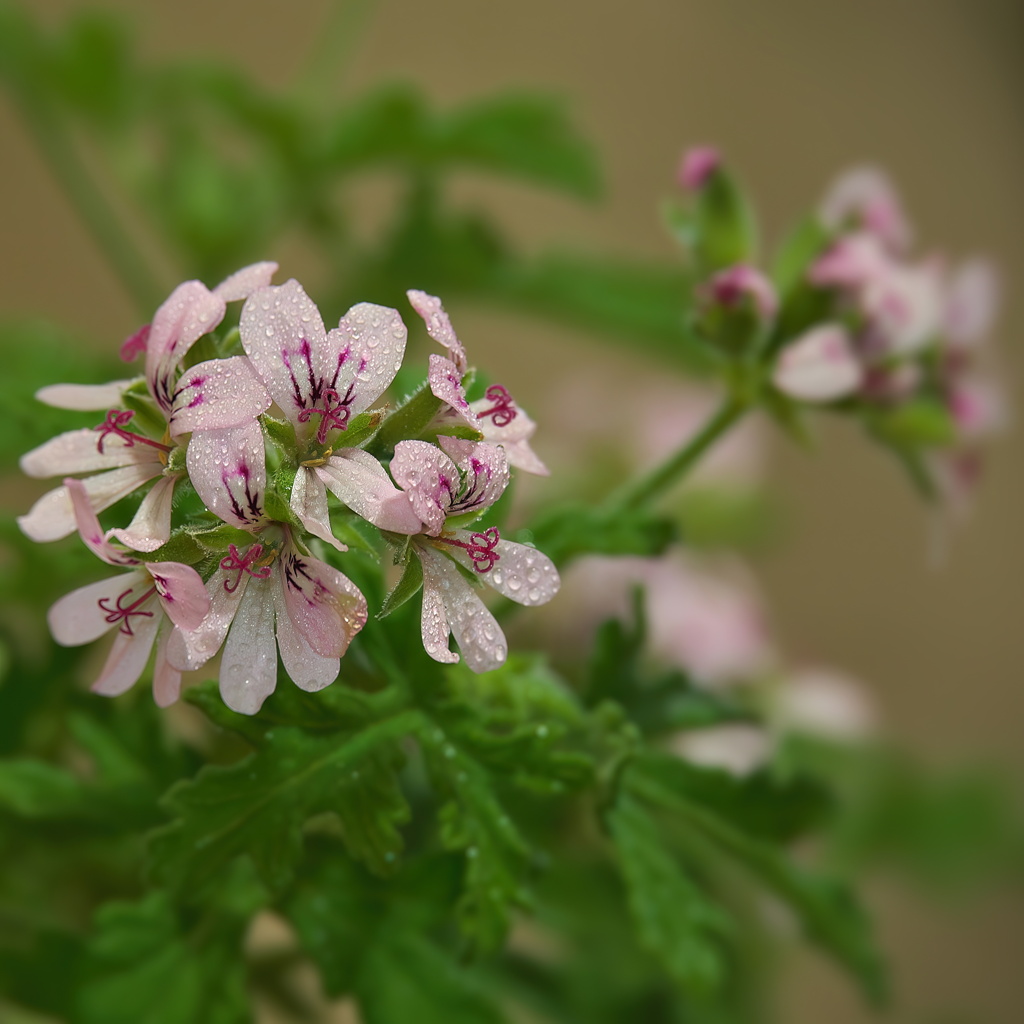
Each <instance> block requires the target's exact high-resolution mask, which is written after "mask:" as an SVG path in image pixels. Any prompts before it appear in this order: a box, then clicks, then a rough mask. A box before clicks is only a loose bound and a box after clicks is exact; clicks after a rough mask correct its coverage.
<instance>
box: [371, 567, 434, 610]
mask: <svg viewBox="0 0 1024 1024" xmlns="http://www.w3.org/2000/svg"><path fill="white" fill-rule="evenodd" d="M422 586H423V565H422V563H421V562H420V560H419V558H417V557H416V556H415V555H414V556H413V557H412V558H410V559H408V561H407V562H406V563H405V571H404V572H403V573H402V577H401V579H399V581H398V582H397V583H396V584H395V585H394V587H393V588H392V589H391V591H390V593H389V594H388V596H387V597H386V598H384V604H383V605H382V606H381V609H380V611H379V612H378V613H377V618H378V619H384V618H387V616H389V615H390V614H391V613H392V612H394V611H397V610H398V609H399V608H401V607H402V605H403V604H405V602H406V601H408V600H409V599H410V598H412V597H415V596H416V595H417V594H418V593H419V592H420V588H421V587H422Z"/></svg>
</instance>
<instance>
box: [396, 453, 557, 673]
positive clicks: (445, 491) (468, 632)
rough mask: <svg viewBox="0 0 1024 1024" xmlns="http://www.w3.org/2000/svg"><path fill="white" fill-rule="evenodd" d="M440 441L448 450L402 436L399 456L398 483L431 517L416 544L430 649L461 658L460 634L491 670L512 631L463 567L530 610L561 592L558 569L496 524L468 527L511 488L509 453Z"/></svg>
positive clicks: (480, 668) (423, 515) (478, 668)
mask: <svg viewBox="0 0 1024 1024" xmlns="http://www.w3.org/2000/svg"><path fill="white" fill-rule="evenodd" d="M438 441H439V443H440V445H441V449H443V450H441V449H439V448H435V447H434V446H433V445H431V444H427V443H426V442H424V441H400V442H399V443H398V444H397V445H396V446H395V456H394V458H393V459H392V460H391V473H392V475H393V476H394V478H395V481H396V482H397V483H398V485H399V486H400V487H401V488H402V489H403V490H404V491H405V493H406V494H408V495H409V498H410V501H411V504H412V507H413V509H414V510H415V512H416V515H417V516H419V517H420V519H421V520H422V521H423V527H422V532H421V533H418V534H416V535H415V536H413V537H412V541H411V547H412V551H413V553H414V554H415V556H416V557H417V558H419V560H420V564H421V566H422V568H423V607H422V614H421V620H420V626H421V635H422V639H423V646H424V649H425V650H426V652H427V654H429V655H430V657H432V658H433V659H434V660H435V661H440V662H447V663H452V662H456V661H458V660H459V655H458V654H456V653H454V652H453V651H451V650H449V647H448V640H449V637H450V636H451V635H454V637H455V641H456V643H457V644H458V646H459V649H460V650H461V651H462V656H463V657H464V658H465V660H466V664H467V666H468V667H469V668H470V669H472V670H473V671H474V672H486V671H488V670H490V669H493V668H497V667H498V666H500V665H502V664H503V663H504V661H505V658H506V656H507V653H508V647H507V643H506V641H505V635H504V633H503V632H502V629H501V627H500V626H499V625H498V622H497V620H496V619H495V618H494V616H493V615H492V614H491V612H490V611H489V610H488V609H487V606H486V605H485V604H484V603H483V601H482V600H481V599H480V597H479V595H478V594H477V591H476V589H475V588H474V587H473V586H472V585H471V584H470V583H469V582H468V581H467V580H466V578H465V576H464V575H463V573H462V572H461V571H460V569H459V566H460V565H461V566H462V567H463V568H464V569H466V570H467V571H468V572H469V573H470V574H471V575H472V576H473V577H475V578H476V579H478V580H479V582H481V583H487V584H489V585H490V586H491V587H493V588H494V589H495V590H497V591H498V592H499V593H501V594H503V595H504V596H505V597H507V598H509V599H510V600H512V601H515V602H517V603H518V604H521V605H525V606H527V607H534V606H536V605H540V604H545V603H546V602H548V601H550V600H551V598H552V597H554V595H555V594H556V593H557V591H558V587H559V577H558V571H557V570H556V569H555V566H554V564H553V563H552V562H551V560H550V559H549V558H548V557H547V556H546V555H544V554H542V553H541V552H540V551H537V550H536V549H535V548H531V547H528V546H527V545H525V544H516V543H514V542H512V541H507V540H503V539H502V538H501V534H500V532H499V531H498V529H497V528H496V527H489V528H487V529H485V530H480V531H472V530H469V529H463V528H461V525H462V524H466V523H468V522H469V521H471V520H472V519H473V518H474V517H476V516H479V515H482V514H483V513H484V512H485V511H486V510H487V509H488V508H490V506H491V505H493V504H494V502H496V501H497V500H498V498H500V497H501V494H502V492H503V491H504V490H505V488H506V486H507V485H508V481H509V472H508V457H507V455H506V453H505V452H504V450H503V449H502V448H499V447H498V446H496V445H492V444H486V443H477V442H473V441H463V440H459V439H457V438H454V437H440V438H439V439H438ZM450 520H454V522H450Z"/></svg>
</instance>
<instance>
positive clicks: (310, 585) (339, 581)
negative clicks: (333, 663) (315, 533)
mask: <svg viewBox="0 0 1024 1024" xmlns="http://www.w3.org/2000/svg"><path fill="white" fill-rule="evenodd" d="M276 575H277V576H278V579H279V581H280V588H281V591H282V594H283V600H284V607H285V608H286V609H287V611H288V616H289V618H290V619H291V621H292V624H293V625H294V627H295V628H296V629H297V630H298V631H299V633H300V634H301V635H302V636H303V637H305V639H306V642H307V643H308V644H309V646H310V647H312V649H313V650H314V651H315V652H316V653H317V654H319V655H320V656H321V657H324V658H340V657H341V656H342V655H343V654H344V653H345V651H346V650H348V645H349V644H350V643H351V642H352V638H353V637H354V636H355V635H356V633H358V632H359V630H361V629H362V628H363V626H364V625H365V624H366V598H365V597H363V595H362V593H360V591H359V588H358V587H357V586H356V585H355V584H354V583H353V582H352V581H351V580H350V579H349V578H348V577H347V576H346V575H345V574H344V573H342V572H339V571H338V570H337V569H335V568H333V567H332V566H329V565H327V564H326V563H325V562H321V561H320V560H319V559H316V558H310V557H308V556H306V555H300V554H299V553H298V552H297V551H295V550H294V549H291V550H288V549H286V550H285V551H284V552H283V553H282V555H281V558H280V559H279V560H278V563H277V566H276Z"/></svg>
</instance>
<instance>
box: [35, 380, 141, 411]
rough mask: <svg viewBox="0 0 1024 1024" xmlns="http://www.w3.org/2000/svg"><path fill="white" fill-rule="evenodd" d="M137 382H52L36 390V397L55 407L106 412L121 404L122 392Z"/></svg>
mask: <svg viewBox="0 0 1024 1024" xmlns="http://www.w3.org/2000/svg"><path fill="white" fill-rule="evenodd" d="M133 383H135V382H134V381H131V380H115V381H111V382H110V383H109V384H50V385H48V386H47V387H45V388H40V389H39V390H38V391H37V392H36V398H38V399H39V401H40V402H43V403H45V404H46V405H52V406H53V407H54V408H55V409H73V410H75V411H76V412H92V411H94V410H95V411H96V412H106V411H107V409H113V408H115V407H117V406H119V405H120V404H121V393H122V392H123V391H124V389H125V388H127V387H129V386H130V385H132V384H133Z"/></svg>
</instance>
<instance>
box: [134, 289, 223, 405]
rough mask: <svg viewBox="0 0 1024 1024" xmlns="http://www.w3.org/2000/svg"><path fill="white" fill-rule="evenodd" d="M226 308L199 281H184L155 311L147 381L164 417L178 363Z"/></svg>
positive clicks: (217, 297)
mask: <svg viewBox="0 0 1024 1024" xmlns="http://www.w3.org/2000/svg"><path fill="white" fill-rule="evenodd" d="M225 309H226V307H225V305H224V300H223V299H222V298H221V297H220V296H219V295H214V294H213V292H211V291H210V289H209V288H207V287H206V285H204V284H203V283H202V282H201V281H186V282H185V283H184V284H180V285H178V287H177V288H175V289H174V291H173V292H172V293H171V295H170V297H169V298H168V299H167V301H166V302H164V304H163V305H162V306H161V307H160V308H159V309H158V310H157V311H156V315H155V316H154V317H153V324H152V326H151V328H150V331H149V340H148V342H147V345H146V381H147V383H148V384H149V391H150V394H151V395H152V396H153V398H154V399H155V400H156V403H157V405H159V406H160V408H161V409H162V410H163V411H164V414H165V415H168V414H169V413H170V411H171V405H172V403H173V400H174V382H175V379H176V378H177V370H178V367H179V366H180V365H181V360H182V359H183V358H184V356H185V353H186V352H188V350H189V349H190V348H191V347H192V346H193V345H194V344H195V342H197V341H198V340H199V339H200V338H201V337H202V336H203V335H204V334H209V333H210V331H212V330H213V329H214V328H215V327H216V326H217V324H219V323H220V322H221V320H223V319H224V312H225Z"/></svg>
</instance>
